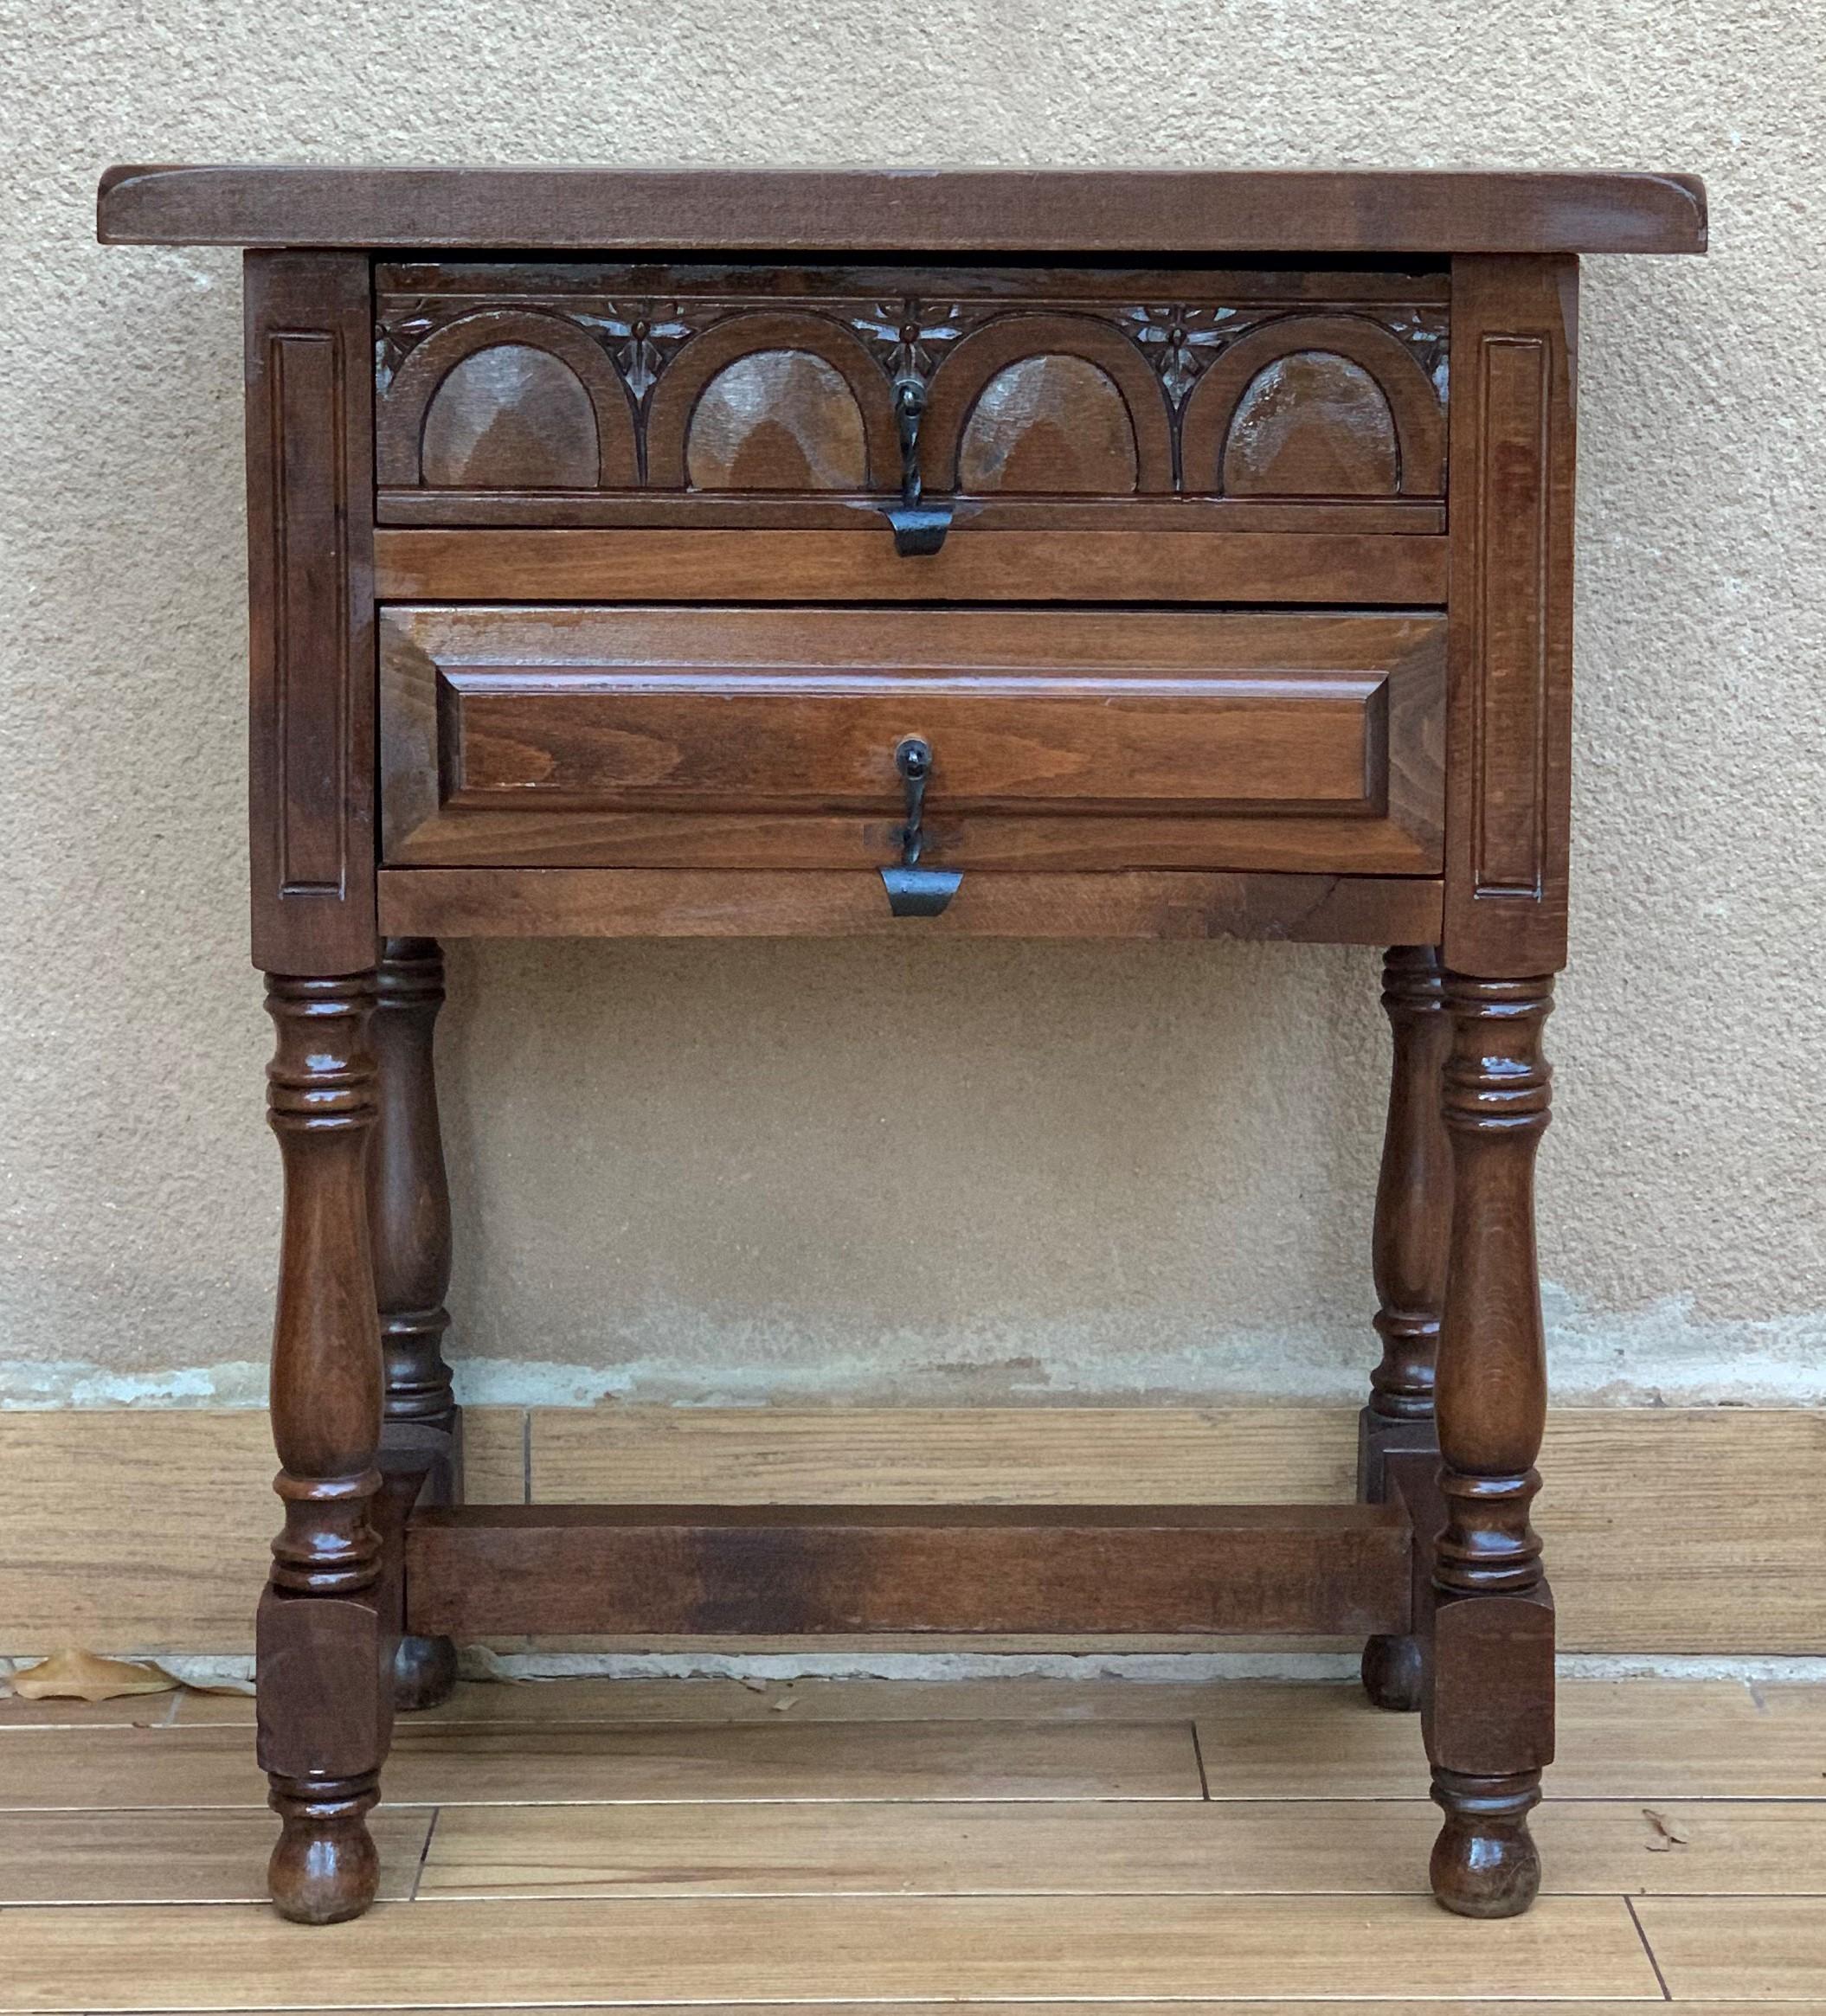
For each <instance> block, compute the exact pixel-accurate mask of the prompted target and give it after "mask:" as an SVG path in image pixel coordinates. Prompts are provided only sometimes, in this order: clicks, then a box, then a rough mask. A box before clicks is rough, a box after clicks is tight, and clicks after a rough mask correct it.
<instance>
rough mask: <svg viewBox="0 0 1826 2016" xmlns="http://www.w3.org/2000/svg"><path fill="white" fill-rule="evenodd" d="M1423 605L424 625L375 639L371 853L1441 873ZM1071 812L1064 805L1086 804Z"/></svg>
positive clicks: (1438, 660) (1437, 684)
mask: <svg viewBox="0 0 1826 2016" xmlns="http://www.w3.org/2000/svg"><path fill="white" fill-rule="evenodd" d="M381 666H382V671H381V742H382V775H383V786H382V789H383V801H384V804H383V829H384V838H383V857H384V858H385V859H386V860H387V861H388V862H389V864H396V865H399V866H415V865H423V866H464V867H487V866H499V867H565V866H576V867H584V866H592V867H672V868H709V867H732V868H749V867H757V866H762V865H771V866H777V867H779V868H782V869H792V868H802V869H816V868H839V867H867V866H870V865H871V864H877V865H878V864H885V863H888V862H891V861H894V860H896V859H897V858H898V853H899V838H898V834H899V830H900V825H901V822H902V820H903V816H904V797H905V790H904V786H903V782H902V780H901V778H900V777H899V775H898V774H897V769H896V751H897V748H899V746H900V745H901V743H902V742H903V741H904V740H906V739H907V738H908V737H910V736H916V737H919V738H922V739H923V740H924V741H925V742H927V743H928V744H929V747H930V748H931V750H932V753H933V770H932V776H931V780H930V783H929V786H928V787H927V793H926V799H925V815H924V816H925V824H926V836H927V837H926V843H925V855H924V857H923V858H926V859H927V860H929V861H930V862H932V863H933V864H937V865H942V866H945V867H957V868H964V869H969V868H985V869H996V868H1019V867H1027V866H1033V867H1041V866H1051V867H1054V868H1059V869H1080V870H1083V869H1105V868H1179V867H1183V868H1211V869H1248V868H1264V869H1282V870H1295V871H1302V872H1309V873H1347V874H1348V873H1354V874H1377V873H1380V874H1430V873H1436V872H1437V870H1438V867H1439V864H1440V853H1439V817H1440V803H1441V787H1442V780H1441V775H1440V770H1439V764H1438V754H1439V748H1440V743H1441V739H1442V737H1441V728H1442V720H1441V717H1442V713H1443V702H1444V684H1443V675H1444V665H1443V625H1442V624H1441V623H1440V622H1439V621H1438V620H1437V619H1434V618H1431V617H1374V616H1315V615H1255V616H1240V615H1236V616H1228V615H1210V614H1176V615H1164V614H1161V613H1153V612H1148V613H1140V612H1137V613H1132V614H1125V615H1118V614H1115V613H1110V612H1108V611H1102V610H1099V611H1095V612H1086V613H1055V612H1052V611H1049V610H1045V609H1035V610H1012V611H1006V612H1003V611H992V610H976V611H971V612H962V611H942V612H939V611H918V612H915V611H911V610H901V609H873V610H871V609H860V610H844V611H835V610H801V609H769V608H762V609H753V608H750V609H734V610H730V611H729V612H727V613H723V612H717V611H710V610H702V609H698V610H678V609H666V608H642V607H635V608H623V609H614V610H592V609H588V608H556V609H543V610H537V611H530V610H525V609H511V608H510V609H502V608H490V607H480V608H468V607H431V608H403V609H390V610H389V611H388V612H387V613H386V614H385V617H384V619H383V626H382V648H381ZM1087 815H1088V816H1087Z"/></svg>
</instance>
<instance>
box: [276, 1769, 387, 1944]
mask: <svg viewBox="0 0 1826 2016" xmlns="http://www.w3.org/2000/svg"><path fill="white" fill-rule="evenodd" d="M376 1796H377V1794H376V1793H375V1791H374V1790H373V1789H372V1788H370V1789H368V1790H367V1791H365V1792H363V1793H361V1794H357V1796H355V1797H353V1798H348V1799H325V1798H320V1797H317V1798H312V1799H310V1800H308V1801H305V1800H297V1799H293V1798H291V1797H289V1796H286V1795H279V1796H275V1798H274V1800H273V1806H274V1807H275V1809H276V1810H277V1812H278V1814H279V1816H280V1820H281V1822H282V1823H283V1824H282V1827H281V1829H280V1837H279V1841H278V1844H277V1845H276V1846H275V1847H274V1848H273V1859H272V1861H271V1862H269V1863H268V1864H267V1891H268V1892H269V1894H270V1895H271V1897H272V1899H273V1909H274V1910H277V1911H278V1913H279V1915H280V1917H282V1918H290V1919H291V1920H292V1921H293V1923H295V1924H299V1925H334V1924H338V1923H340V1922H341V1921H342V1920H343V1919H344V1918H358V1917H359V1916H361V1915H362V1913H363V1911H365V1910H367V1908H368V1907H369V1905H370V1904H372V1903H373V1902H374V1897H375V1892H376V1891H377V1890H378V1889H379V1888H380V1881H381V1861H380V1856H379V1855H378V1853H376V1850H375V1846H374V1837H373V1836H372V1835H371V1834H370V1833H369V1832H368V1814H369V1811H370V1808H371V1807H372V1806H373V1805H374V1802H375V1800H376ZM281 1798H283V1803H281Z"/></svg>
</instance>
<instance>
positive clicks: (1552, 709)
mask: <svg viewBox="0 0 1826 2016" xmlns="http://www.w3.org/2000/svg"><path fill="white" fill-rule="evenodd" d="M1452 273H1453V279H1452V299H1453V337H1454V345H1455V356H1454V358H1453V365H1452V379H1453V387H1452V393H1453V396H1452V408H1451V437H1452V472H1453V475H1452V498H1451V548H1452V579H1453V594H1452V617H1451V633H1452V646H1451V648H1452V706H1451V717H1450V748H1449V750H1448V757H1447V760H1448V763H1449V765H1450V773H1451V780H1452V783H1451V791H1450V806H1449V812H1448V828H1449V830H1448V836H1447V849H1448V852H1449V854H1450V862H1451V867H1450V877H1449V887H1448V890H1447V896H1446V920H1445V945H1444V950H1445V957H1446V960H1447V961H1448V963H1450V964H1451V965H1453V966H1457V967H1458V968H1460V969H1461V970H1462V971H1463V972H1466V973H1485V974H1489V975H1493V976H1494V975H1499V974H1501V975H1515V976H1517V977H1522V976H1526V975H1527V974H1530V973H1553V972H1557V971H1558V970H1559V967H1561V966H1564V965H1565V963H1566V864H1567V855H1568V851H1569V847H1570V839H1571V823H1572V502H1573V500H1572V477H1573V403H1574V388H1575V382H1576V376H1577V373H1576V357H1577V322H1578V264H1577V262H1576V261H1575V260H1570V259H1558V260H1482V259H1466V260H1458V261H1456V263H1455V264H1454V266H1453V269H1452Z"/></svg>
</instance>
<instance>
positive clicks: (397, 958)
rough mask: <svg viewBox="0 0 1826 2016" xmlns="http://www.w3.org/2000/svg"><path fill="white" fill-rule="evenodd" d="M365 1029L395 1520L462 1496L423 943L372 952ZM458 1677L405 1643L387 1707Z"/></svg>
mask: <svg viewBox="0 0 1826 2016" xmlns="http://www.w3.org/2000/svg"><path fill="white" fill-rule="evenodd" d="M375 980H376V1000H375V1013H374V1018H373V1021H372V1023H371V1024H370V1030H371V1035H370V1040H371V1042H372V1043H373V1047H374V1052H375V1063H376V1086H377V1101H376V1123H375V1130H374V1141H373V1145H372V1147H371V1149H370V1153H369V1158H368V1223H369V1230H370V1236H371V1238H372V1241H373V1248H374V1275H375V1289H376V1294H377V1296H378V1299H379V1302H380V1314H381V1350H382V1353H383V1358H384V1360H385V1368H386V1395H385V1400H384V1404H383V1425H382V1429H381V1461H382V1467H383V1471H384V1472H385V1473H386V1477H387V1486H388V1489H389V1493H392V1494H393V1495H394V1497H395V1499H396V1501H397V1510H398V1513H399V1515H400V1516H401V1517H403V1516H404V1515H405V1514H406V1513H407V1512H409V1511H410V1509H411V1507H412V1506H414V1505H415V1504H417V1505H450V1504H453V1503H454V1502H456V1500H457V1499H460V1496H461V1491H462V1444H461V1434H462V1410H461V1409H460V1408H459V1407H458V1406H457V1404H456V1396H455V1394H454V1391H453V1387H452V1383H451V1372H450V1366H449V1364H447V1362H446V1360H445V1358H444V1351H443V1341H444V1333H445V1332H446V1331H447V1329H448V1328H449V1326H450V1312H449V1311H448V1310H447V1308H446V1307H444V1299H445V1297H446V1295H447V1294H448V1293H449V1290H450V1187H449V1184H448V1182H447V1179H446V1177H445V1172H444V1144H443V1137H442V1133H441V1131H440V1127H439V1125H438V1103H437V1081H436V1076H435V1073H434V1068H433V1060H432V1043H433V1039H434V1030H435V1028H436V1024H437V1018H438V1011H439V1010H440V1008H441V1007H442V1006H443V1004H444V960H443V954H442V953H441V952H440V950H439V947H438V945H437V941H435V940H434V939H431V938H424V937H419V938H412V937H389V938H386V939H383V941H382V943H381V957H380V964H379V966H377V968H376V973H375ZM455 1679H456V1647H455V1646H454V1645H453V1644H452V1643H451V1641H450V1640H448V1639H447V1638H437V1639H434V1638H423V1637H413V1636H407V1637H403V1638H402V1640H401V1641H400V1648H399V1653H398V1655H397V1658H396V1660H395V1689H394V1693H395V1705H397V1706H399V1707H401V1708H408V1709H415V1708H426V1707H429V1706H431V1705H434V1703H435V1702H437V1701H439V1700H441V1699H442V1698H443V1697H444V1696H445V1695H446V1694H447V1693H448V1692H449V1691H450V1688H451V1686H452V1685H453V1683H454V1681H455Z"/></svg>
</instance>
